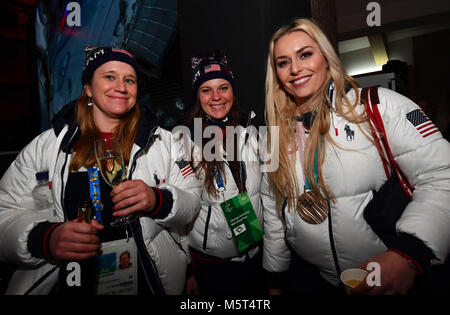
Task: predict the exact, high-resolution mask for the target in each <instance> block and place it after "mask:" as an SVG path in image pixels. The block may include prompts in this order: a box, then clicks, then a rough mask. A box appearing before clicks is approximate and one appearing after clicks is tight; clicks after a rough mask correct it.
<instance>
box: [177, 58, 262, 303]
mask: <svg viewBox="0 0 450 315" xmlns="http://www.w3.org/2000/svg"><path fill="white" fill-rule="evenodd" d="M192 83H193V84H192V86H193V91H192V92H193V98H194V102H195V104H194V106H193V109H192V112H191V114H190V117H189V118H188V119H187V122H188V124H190V126H191V127H193V120H194V118H197V119H201V122H202V124H201V125H202V130H194V133H196V132H200V131H201V132H202V134H204V133H203V131H205V129H206V128H209V129H210V130H211V129H213V130H215V131H217V133H216V134H218V135H220V136H219V137H218V138H220V139H218V140H219V141H218V145H217V147H216V146H215V147H214V150H215V151H216V152H211V153H213V155H214V159H208V158H207V157H206V155H207V153H206V152H200V153H199V154H196V155H195V159H196V161H198V163H197V165H194V166H195V172H196V174H197V176H198V177H199V178H200V179H201V181H202V183H203V193H202V198H201V209H200V213H199V215H198V217H197V218H196V220H195V221H194V222H193V224H192V227H191V229H190V230H189V246H190V252H191V255H192V265H191V266H192V267H193V268H192V276H190V277H188V280H187V284H186V291H187V293H189V294H191V293H200V294H209V295H211V294H212V295H214V294H228V295H230V294H233V295H239V294H245V295H248V294H258V293H264V292H265V290H264V289H263V288H264V283H262V279H263V278H264V277H263V274H262V265H261V248H260V247H261V244H260V242H258V240H257V237H252V236H250V237H248V240H251V241H248V245H249V246H248V248H246V249H243V248H242V247H238V246H237V244H239V243H240V241H241V239H236V238H238V237H239V238H241V237H243V236H241V233H242V234H244V232H245V233H249V231H250V230H251V227H250V226H249V225H245V224H247V222H249V221H250V220H248V221H243V220H242V222H245V224H241V225H240V226H237V227H235V226H233V225H232V224H230V225H231V226H232V228H230V225H229V222H231V221H232V220H233V219H229V218H228V217H226V216H225V214H224V210H223V208H222V205H223V204H224V203H225V202H227V201H230V200H231V199H232V198H234V197H237V196H240V197H244V200H247V201H249V202H248V203H246V205H250V208H252V209H250V210H249V211H248V213H250V211H254V214H256V215H255V218H256V219H255V220H254V221H252V223H253V224H255V225H256V224H258V222H259V224H262V212H261V202H260V195H259V194H260V183H261V173H260V172H259V167H258V166H259V165H256V164H257V163H255V162H254V161H259V158H258V153H257V149H256V148H257V145H255V144H256V143H257V139H256V135H255V134H254V133H252V132H251V126H250V124H251V119H252V118H253V117H252V114H251V113H247V112H241V111H240V110H239V104H238V102H237V100H236V97H235V96H234V78H233V74H232V72H231V69H230V65H229V64H228V61H227V58H226V56H225V54H224V53H223V52H222V51H213V52H208V53H206V54H199V55H197V56H194V57H193V58H192ZM232 130H233V131H234V132H233V131H232ZM191 135H193V133H192V132H191ZM238 139H239V140H238ZM194 140H195V136H194ZM208 140H209V139H203V140H202V141H203V143H202V147H206V142H207V141H208ZM214 140H216V138H215V139H214ZM230 148H232V150H230ZM230 151H231V152H230ZM238 157H240V158H238ZM252 162H253V163H252ZM239 211H240V210H239V209H237V210H236V212H237V213H239ZM236 212H235V213H236ZM252 213H253V212H252ZM249 216H250V215H249ZM242 217H245V215H243V216H242ZM228 220H229V221H228ZM236 221H238V220H236ZM242 222H240V223H242ZM243 227H246V229H247V230H248V231H244V228H243ZM236 234H238V235H236ZM253 240H256V241H255V242H253Z"/></svg>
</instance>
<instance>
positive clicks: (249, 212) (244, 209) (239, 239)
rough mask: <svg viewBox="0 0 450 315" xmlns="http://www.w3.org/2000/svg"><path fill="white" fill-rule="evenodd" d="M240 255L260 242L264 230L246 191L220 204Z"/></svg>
mask: <svg viewBox="0 0 450 315" xmlns="http://www.w3.org/2000/svg"><path fill="white" fill-rule="evenodd" d="M220 207H221V208H222V210H223V213H224V214H225V218H226V220H227V222H228V226H229V227H230V230H231V233H232V235H233V239H234V240H235V242H236V245H237V248H238V250H239V252H240V253H242V252H243V251H245V250H246V249H247V248H249V247H250V246H251V245H253V244H255V243H257V242H258V241H260V240H261V239H262V237H263V230H262V228H261V225H260V224H259V221H258V217H257V216H256V214H255V210H253V206H252V203H251V201H250V198H249V197H248V193H247V192H246V191H245V192H243V193H241V194H239V195H237V196H235V197H233V198H231V199H228V200H226V201H224V202H222V203H221V204H220Z"/></svg>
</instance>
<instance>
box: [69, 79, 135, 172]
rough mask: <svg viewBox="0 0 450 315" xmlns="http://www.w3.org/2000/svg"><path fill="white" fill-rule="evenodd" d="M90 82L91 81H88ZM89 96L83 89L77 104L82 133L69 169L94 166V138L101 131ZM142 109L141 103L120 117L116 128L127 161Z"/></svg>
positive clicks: (116, 134) (74, 169) (77, 115)
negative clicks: (96, 122)
mask: <svg viewBox="0 0 450 315" xmlns="http://www.w3.org/2000/svg"><path fill="white" fill-rule="evenodd" d="M88 84H90V83H88ZM88 101H89V97H88V96H87V94H86V92H84V91H83V93H82V94H81V96H80V97H79V99H78V102H77V105H76V106H75V113H76V117H77V122H78V125H79V126H80V131H81V135H80V136H79V138H78V139H77V141H76V143H75V147H76V149H77V151H76V154H74V157H73V158H72V160H71V161H70V165H69V170H70V171H72V172H73V171H77V170H79V169H80V168H81V167H86V168H88V167H92V166H93V165H94V164H95V163H96V160H95V154H93V150H94V139H97V138H99V137H100V134H101V133H100V131H99V129H98V128H97V126H96V125H95V122H94V116H93V114H92V108H91V107H89V106H88V105H87V103H88ZM140 114H141V110H140V108H139V104H138V103H136V104H135V105H134V107H133V108H132V109H131V110H130V111H129V112H128V113H126V114H125V115H124V117H122V118H121V119H120V122H119V124H118V125H117V127H116V128H115V130H114V135H115V137H116V138H117V139H118V140H119V143H120V144H121V146H122V150H123V158H124V161H125V163H128V161H129V160H130V154H131V148H132V147H133V143H134V140H135V138H136V135H137V129H138V128H137V127H138V123H139V118H140Z"/></svg>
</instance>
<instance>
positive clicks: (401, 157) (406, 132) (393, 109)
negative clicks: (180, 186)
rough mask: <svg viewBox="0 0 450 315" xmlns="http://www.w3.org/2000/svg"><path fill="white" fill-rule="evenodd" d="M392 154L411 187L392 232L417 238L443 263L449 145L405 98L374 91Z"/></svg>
mask: <svg viewBox="0 0 450 315" xmlns="http://www.w3.org/2000/svg"><path fill="white" fill-rule="evenodd" d="M379 95H380V113H381V116H382V119H383V123H384V126H385V129H386V134H387V139H388V141H389V145H390V147H391V151H392V155H393V157H394V159H395V160H396V162H397V164H398V166H399V167H400V169H401V170H402V171H403V173H404V174H405V175H406V177H407V178H408V181H409V183H410V184H411V186H412V187H413V189H414V192H413V197H412V201H411V202H410V203H409V204H408V206H407V207H406V209H405V210H404V212H403V214H402V216H401V218H400V219H399V221H398V222H397V225H396V227H397V231H398V232H403V233H408V234H410V235H412V236H414V237H416V238H418V239H420V240H421V241H422V242H423V243H424V244H425V245H426V246H427V247H429V248H430V249H431V250H432V252H433V254H434V255H435V257H436V260H434V261H433V262H434V263H438V262H439V263H443V262H444V261H445V259H446V257H447V255H448V254H449V252H450V228H449V223H450V143H449V142H447V141H446V140H445V139H443V138H442V134H441V132H440V131H439V130H438V129H437V127H436V126H435V125H434V124H433V123H432V122H431V121H430V120H429V119H428V118H427V117H426V116H424V115H423V113H421V111H420V107H419V106H417V105H416V104H414V103H413V102H412V101H411V100H409V99H408V98H406V97H404V96H402V95H400V94H398V93H395V92H393V91H390V90H386V89H381V88H380V89H379Z"/></svg>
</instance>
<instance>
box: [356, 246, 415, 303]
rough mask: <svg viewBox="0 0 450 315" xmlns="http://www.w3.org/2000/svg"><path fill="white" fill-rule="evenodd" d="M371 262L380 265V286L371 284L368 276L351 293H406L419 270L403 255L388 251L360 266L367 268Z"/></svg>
mask: <svg viewBox="0 0 450 315" xmlns="http://www.w3.org/2000/svg"><path fill="white" fill-rule="evenodd" d="M370 262H377V263H378V264H379V265H380V286H369V285H368V284H367V277H366V278H365V279H364V280H363V281H362V282H361V284H360V285H359V286H357V287H355V288H353V289H351V290H350V294H352V295H356V294H369V295H375V294H389V295H390V294H406V293H408V290H409V289H410V288H411V287H412V286H413V284H414V281H415V279H416V276H417V273H418V272H417V270H415V269H414V268H413V267H412V266H411V265H410V263H409V262H408V260H406V258H404V257H402V256H401V255H399V254H397V253H395V252H392V251H387V252H385V253H383V254H381V255H378V256H376V257H374V258H372V259H369V260H368V261H367V262H366V263H365V264H363V265H362V266H360V268H361V269H364V270H365V269H366V266H367V264H368V263H370ZM368 275H370V271H369V274H368Z"/></svg>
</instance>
